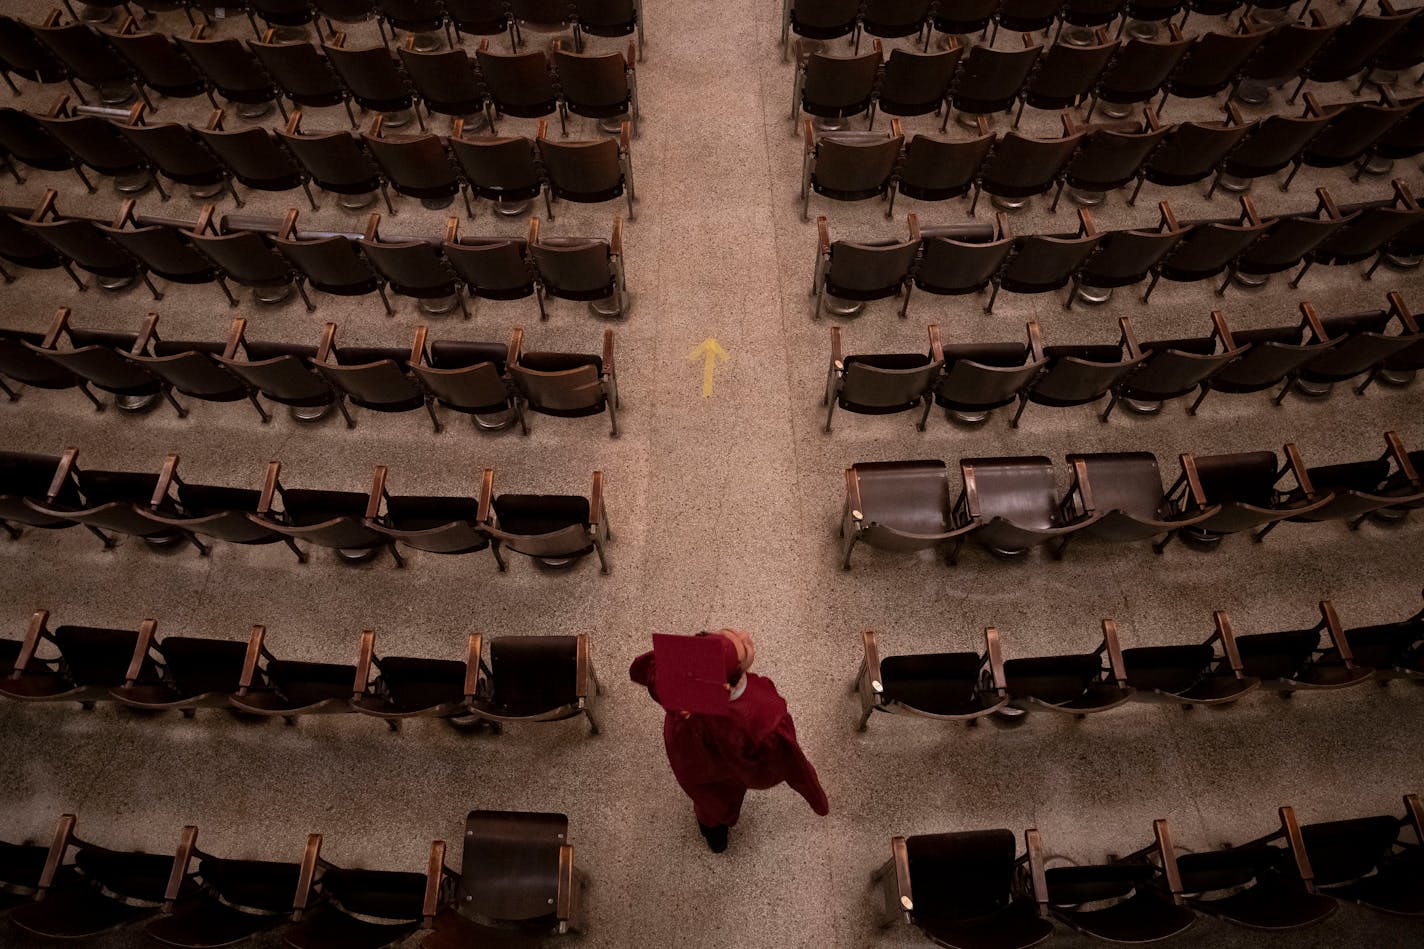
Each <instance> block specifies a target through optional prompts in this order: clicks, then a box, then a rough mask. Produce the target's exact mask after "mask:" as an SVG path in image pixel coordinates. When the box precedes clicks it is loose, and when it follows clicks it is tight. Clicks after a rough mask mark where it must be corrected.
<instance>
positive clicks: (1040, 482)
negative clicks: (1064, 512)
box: [959, 455, 1058, 527]
mask: <svg viewBox="0 0 1424 949" xmlns="http://www.w3.org/2000/svg"><path fill="white" fill-rule="evenodd" d="M959 466H960V470H961V473H962V475H963V477H964V479H965V483H966V484H968V483H969V481H970V479H971V478H972V479H973V481H974V485H975V492H976V496H977V498H976V504H977V508H978V511H979V513H980V515H981V517H982V518H983V519H984V521H986V522H987V521H990V520H992V519H994V518H996V517H1002V518H1004V519H1006V520H1008V521H1011V522H1012V523H1014V524H1019V525H1023V526H1025V527H1035V526H1036V527H1050V526H1053V525H1055V524H1056V523H1057V522H1058V493H1057V492H1058V489H1057V485H1056V483H1055V479H1054V475H1053V462H1051V461H1049V460H1048V459H1047V458H1045V457H1044V456H1042V455H1032V456H1024V457H1017V458H963V459H960V462H959Z"/></svg>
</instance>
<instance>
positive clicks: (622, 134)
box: [618, 122, 633, 155]
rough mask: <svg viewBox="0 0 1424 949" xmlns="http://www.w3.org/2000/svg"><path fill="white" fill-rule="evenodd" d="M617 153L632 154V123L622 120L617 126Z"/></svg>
mask: <svg viewBox="0 0 1424 949" xmlns="http://www.w3.org/2000/svg"><path fill="white" fill-rule="evenodd" d="M618 153H619V154H620V155H631V154H633V123H632V122H624V123H622V124H621V125H620V126H619V127H618Z"/></svg>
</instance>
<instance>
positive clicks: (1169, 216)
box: [1157, 201, 1182, 231]
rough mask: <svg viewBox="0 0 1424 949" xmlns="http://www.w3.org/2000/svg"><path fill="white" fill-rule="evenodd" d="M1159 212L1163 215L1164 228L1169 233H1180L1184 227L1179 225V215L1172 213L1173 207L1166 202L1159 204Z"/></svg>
mask: <svg viewBox="0 0 1424 949" xmlns="http://www.w3.org/2000/svg"><path fill="white" fill-rule="evenodd" d="M1157 211H1158V212H1159V213H1160V214H1161V215H1162V227H1165V228H1166V230H1168V231H1180V230H1181V229H1182V226H1181V225H1180V224H1178V223H1177V215H1176V214H1174V213H1173V212H1172V206H1171V205H1170V204H1168V203H1167V202H1166V201H1159V202H1158V203H1157Z"/></svg>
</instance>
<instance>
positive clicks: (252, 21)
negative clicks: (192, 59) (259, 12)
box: [185, 0, 262, 36]
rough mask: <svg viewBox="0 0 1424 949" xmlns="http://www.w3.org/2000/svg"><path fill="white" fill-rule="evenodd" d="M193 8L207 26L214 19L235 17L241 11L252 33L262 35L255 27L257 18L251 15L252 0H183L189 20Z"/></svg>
mask: <svg viewBox="0 0 1424 949" xmlns="http://www.w3.org/2000/svg"><path fill="white" fill-rule="evenodd" d="M193 10H196V11H197V12H198V13H199V15H201V16H202V18H203V22H204V23H206V24H208V25H209V26H212V24H213V21H214V20H216V19H219V18H222V17H235V16H236V15H237V14H239V13H241V14H243V15H244V16H246V17H247V25H248V26H249V27H251V28H252V35H253V36H261V35H262V34H261V31H260V30H258V29H257V19H256V17H255V16H253V6H252V0H185V12H187V13H188V14H189V22H191V18H192V11H193Z"/></svg>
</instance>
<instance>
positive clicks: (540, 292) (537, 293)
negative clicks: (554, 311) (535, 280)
mask: <svg viewBox="0 0 1424 949" xmlns="http://www.w3.org/2000/svg"><path fill="white" fill-rule="evenodd" d="M534 299H535V301H536V302H537V303H538V304H539V319H541V320H547V319H548V318H549V312H548V310H546V309H545V308H544V288H543V287H541V286H539V285H537V284H536V285H535V287H534Z"/></svg>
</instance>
